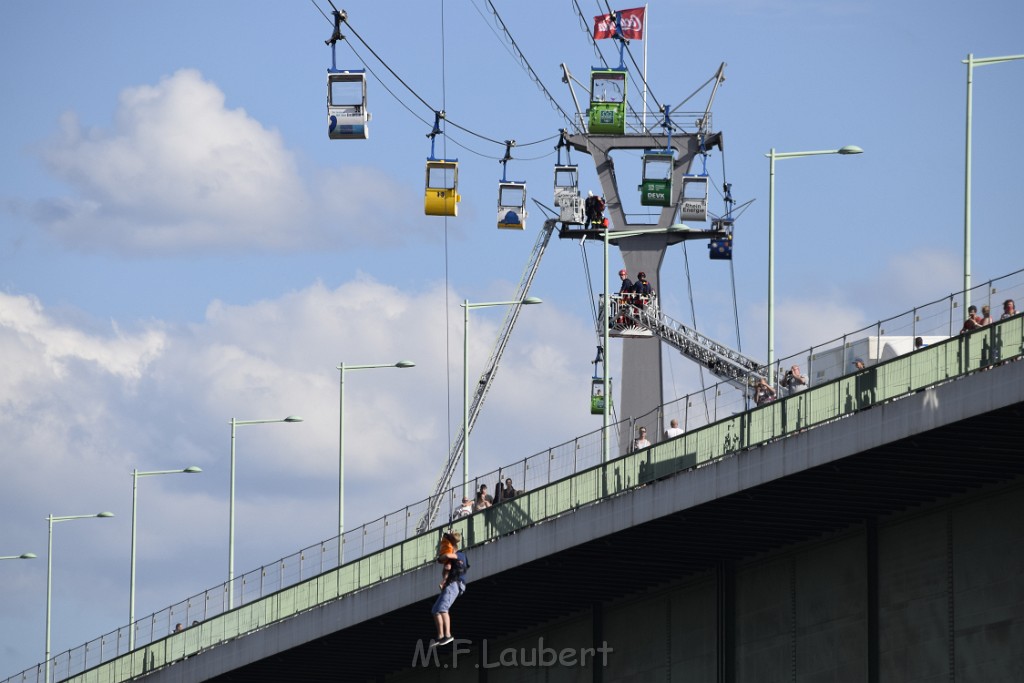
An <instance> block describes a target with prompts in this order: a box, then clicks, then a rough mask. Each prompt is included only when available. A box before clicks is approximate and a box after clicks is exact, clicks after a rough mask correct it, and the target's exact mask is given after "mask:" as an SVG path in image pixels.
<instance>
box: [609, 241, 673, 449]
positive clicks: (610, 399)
mask: <svg viewBox="0 0 1024 683" xmlns="http://www.w3.org/2000/svg"><path fill="white" fill-rule="evenodd" d="M688 231H689V228H688V227H686V226H685V225H683V224H682V223H677V224H674V225H670V226H669V227H667V228H658V229H647V230H608V229H605V231H604V233H603V234H602V237H601V239H602V240H603V241H604V306H602V310H601V317H602V318H603V319H604V320H603V322H602V335H601V339H602V341H601V343H602V344H603V348H604V363H602V366H603V368H604V369H603V373H604V375H603V377H602V382H603V384H604V388H603V389H602V391H603V393H604V410H603V411H602V414H601V440H602V442H603V448H602V452H601V462H608V461H609V460H611V439H609V438H608V428H609V427H610V426H611V425H610V423H611V420H610V416H611V406H612V397H611V393H610V391H609V389H610V386H609V384H610V382H609V378H608V343H609V338H610V329H609V325H608V318H609V317H611V302H610V300H609V296H610V292H609V291H608V288H609V283H608V243H609V242H610V241H612V240H619V239H623V238H626V237H641V236H644V235H666V234H672V233H678V232H688Z"/></svg>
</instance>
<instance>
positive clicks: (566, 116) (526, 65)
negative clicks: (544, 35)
mask: <svg viewBox="0 0 1024 683" xmlns="http://www.w3.org/2000/svg"><path fill="white" fill-rule="evenodd" d="M487 6H488V7H490V8H491V13H492V14H494V18H495V19H497V20H498V23H499V24H500V26H501V30H502V32H503V33H504V34H505V37H506V38H507V39H508V42H509V43H510V44H511V46H512V49H513V50H515V53H516V56H517V57H518V58H519V63H520V64H521V65H522V67H523V68H524V69H525V70H526V73H527V75H528V76H529V77H530V80H532V81H533V82H534V83H535V84H536V85H537V87H538V88H540V90H541V92H542V93H544V96H545V97H547V99H548V102H549V103H550V104H551V108H552V109H554V110H556V111H557V112H558V113H560V114H561V115H562V118H563V119H565V121H566V123H568V124H570V125H571V124H572V117H571V116H569V114H568V113H566V111H565V110H564V109H562V105H560V104H559V103H558V102H557V101H556V100H555V98H554V97H553V96H552V95H551V93H550V92H549V91H548V89H547V87H545V85H544V82H543V81H541V79H540V76H538V75H537V72H536V71H534V70H533V67H532V66H530V62H528V61H527V59H526V55H524V54H523V51H522V50H520V49H519V45H518V44H517V43H516V40H515V38H513V37H512V34H511V33H510V32H509V30H508V27H507V26H506V25H505V22H504V20H503V19H502V18H501V15H500V14H498V10H497V8H496V7H495V6H494V3H493V2H491V0H487Z"/></svg>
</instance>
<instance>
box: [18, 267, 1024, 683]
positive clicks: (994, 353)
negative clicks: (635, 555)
mask: <svg viewBox="0 0 1024 683" xmlns="http://www.w3.org/2000/svg"><path fill="white" fill-rule="evenodd" d="M980 288H984V291H985V292H987V293H988V295H989V296H993V295H996V294H998V296H996V299H999V300H1001V299H1004V298H1013V295H1014V293H1015V292H1024V271H1019V272H1017V273H1014V274H1011V275H1009V276H1007V277H1006V278H1001V279H1000V280H997V281H993V282H989V283H986V284H985V285H981V286H980ZM975 296H977V295H975ZM977 300H979V301H981V300H983V299H982V298H981V297H978V299H977ZM956 308H957V306H956V301H955V300H954V299H952V298H948V299H942V300H939V301H937V302H932V303H931V304H927V305H925V306H923V307H920V308H917V309H914V310H913V311H911V312H908V313H906V314H903V315H901V316H896V317H894V318H890V319H889V320H887V321H881V322H879V323H876V325H873V326H871V327H868V328H864V329H863V330H861V331H859V332H857V333H852V334H850V335H845V336H844V337H841V338H839V339H837V340H834V341H833V342H832V343H831V344H832V347H836V346H839V345H844V344H846V343H847V341H846V340H849V339H857V338H859V337H860V336H863V335H864V333H865V332H867V331H875V332H877V333H878V335H876V336H884V334H887V333H888V332H887V331H888V330H893V329H896V330H905V329H907V327H908V326H909V329H910V330H911V331H918V333H917V334H916V335H915V336H949V337H950V338H949V339H947V340H946V341H942V342H938V343H935V344H931V345H929V346H927V347H926V348H923V349H921V350H919V351H915V352H913V353H907V354H903V355H900V356H896V357H894V358H892V359H889V360H885V361H883V362H881V363H879V364H877V365H875V366H873V367H870V368H868V369H867V370H865V371H863V372H856V373H850V374H845V375H843V376H842V377H840V378H839V379H836V380H833V381H830V382H827V383H823V384H820V385H814V383H813V382H812V386H811V387H810V388H809V389H808V390H806V391H804V392H801V393H800V394H798V395H796V396H793V397H790V398H788V399H786V400H781V401H776V402H774V403H771V404H769V405H766V406H761V407H759V408H756V409H754V410H747V407H748V398H747V397H745V396H743V395H742V394H741V393H739V392H737V391H736V390H735V389H732V388H731V387H730V386H729V385H728V384H726V383H720V384H716V385H714V386H712V387H709V388H708V389H706V390H704V391H702V392H697V393H694V394H690V395H688V396H685V397H683V398H680V399H678V400H676V401H673V402H670V403H666V404H665V405H663V406H660V407H659V408H658V409H657V410H656V411H654V412H653V413H652V414H651V415H647V416H638V417H636V418H627V419H624V420H620V421H618V422H617V423H616V424H615V425H614V430H615V431H618V430H631V426H632V424H633V422H634V421H637V420H643V419H648V418H651V417H652V416H654V417H657V418H658V419H660V420H663V421H664V422H667V421H668V420H669V419H671V418H672V417H675V418H677V419H680V421H681V424H683V425H685V428H686V433H685V434H684V435H683V436H680V437H677V438H675V439H672V440H670V441H666V442H664V443H660V444H656V445H655V446H654V447H652V448H650V449H646V450H643V451H640V452H638V453H631V454H627V455H623V456H620V457H618V458H616V459H613V460H612V461H610V462H608V463H602V462H601V456H602V452H603V448H602V437H601V430H596V431H594V432H590V433H589V434H585V435H582V436H579V437H577V438H575V439H572V440H571V441H567V442H565V443H563V444H560V445H558V446H553V447H551V448H549V449H547V450H545V451H541V452H540V453H536V454H534V455H531V456H529V457H527V458H524V459H523V460H520V461H518V462H517V463H514V464H512V465H508V466H505V467H502V468H500V469H499V470H496V471H493V472H490V473H486V474H484V475H482V476H479V477H477V478H475V479H474V480H473V482H472V484H473V487H474V490H475V489H476V488H477V487H478V486H479V484H481V483H487V484H488V485H489V486H491V485H494V484H496V483H497V481H498V480H499V479H500V480H502V481H504V479H505V478H511V479H513V482H514V483H515V485H516V487H517V488H519V489H524V493H523V494H522V495H521V496H518V497H516V498H515V499H513V500H512V501H510V502H507V503H503V504H501V505H498V506H495V507H494V508H491V509H489V510H486V511H483V512H482V513H477V514H474V515H472V516H471V517H469V518H464V519H461V520H457V521H456V522H454V526H455V527H457V528H460V529H461V530H462V531H463V535H464V538H465V539H466V541H467V544H468V545H473V544H477V543H481V542H485V541H487V540H491V539H494V538H497V537H499V536H500V535H502V534H505V533H508V532H509V531H514V530H516V529H519V528H522V527H525V526H529V525H531V524H536V523H538V522H540V521H544V520H545V519H549V518H552V517H555V516H558V515H561V514H565V513H567V512H571V511H572V510H574V509H576V508H578V507H580V506H582V505H587V504H590V503H593V502H597V501H599V500H601V499H602V498H605V497H608V496H611V495H617V494H618V493H621V492H622V491H625V490H628V489H629V488H630V487H633V486H636V485H638V484H642V483H644V482H647V481H651V480H653V479H656V478H659V477H662V476H667V475H669V474H672V473H674V472H679V471H682V470H685V469H688V468H690V467H694V466H696V465H698V464H702V463H705V462H708V461H710V460H713V459H715V458H719V457H723V456H727V455H730V454H732V453H735V452H737V451H739V450H743V449H747V448H753V447H756V446H758V445H761V444H764V443H766V442H768V441H771V440H774V439H777V438H780V437H784V436H787V435H789V434H792V433H794V432H797V431H801V430H804V429H808V428H811V427H814V426H817V425H819V424H823V423H827V422H830V421H832V420H835V419H837V418H839V417H843V416H844V415H847V414H851V413H853V412H856V411H857V410H861V409H863V408H865V407H867V406H870V405H873V404H875V403H879V402H884V401H888V400H891V399H894V398H898V397H900V396H904V395H906V394H908V393H910V392H912V391H917V390H919V389H922V388H925V387H927V386H933V385H935V384H939V383H942V382H945V381H949V380H950V379H954V378H956V377H959V376H962V375H965V374H967V373H970V372H973V371H975V370H978V369H981V368H984V367H988V366H991V365H993V364H996V363H999V362H1003V361H1005V360H1007V359H1010V358H1012V357H1016V356H1020V355H1021V353H1022V351H1024V319H1022V316H1020V315H1018V316H1015V317H1014V318H1010V319H1008V320H1005V321H998V320H997V321H996V322H995V323H994V324H993V325H991V326H988V327H985V328H982V329H980V330H977V331H975V332H973V333H971V334H965V335H955V336H950V335H952V334H953V329H954V328H956V330H957V331H958V330H959V326H960V324H961V321H960V320H959V316H953V315H952V314H951V311H954V310H955V309H956ZM996 308H998V309H1000V310H1001V305H999V306H997V307H996ZM961 310H962V309H961ZM998 314H999V313H998V311H997V312H996V314H995V315H996V316H998ZM929 321H930V322H929ZM922 323H924V324H922ZM939 330H941V331H942V332H943V333H944V334H942V335H937V334H929V333H931V332H936V331H939ZM824 346H828V345H822V347H824ZM822 347H815V349H820V348H822ZM832 347H830V348H832ZM813 353H814V350H808V351H806V352H804V353H803V354H801V355H799V356H793V357H791V358H804V357H806V358H811V357H812V355H813ZM787 360H788V359H787ZM780 366H781V367H786V366H787V362H786V361H780ZM609 438H612V439H613V441H612V443H617V442H618V439H617V437H616V436H610V437H609ZM461 499H462V487H461V485H458V486H454V487H452V488H451V489H450V490H449V491H448V492H447V493H446V494H445V500H444V501H443V503H444V504H443V506H442V510H441V513H440V519H442V520H443V521H442V522H440V523H439V524H438V525H437V526H448V525H449V524H450V522H449V521H448V520H449V519H450V516H451V514H452V512H454V510H455V509H456V508H457V507H458V505H459V504H460V503H461ZM427 502H428V501H426V500H423V501H420V502H418V503H416V504H413V505H410V506H407V507H405V508H403V509H402V510H398V511H396V512H393V513H390V514H388V515H385V516H384V517H381V518H380V519H377V520H374V521H372V522H369V523H367V524H364V525H362V526H361V527H358V528H356V529H353V530H351V531H348V532H346V533H345V534H344V537H343V539H342V543H341V552H339V543H338V540H339V539H338V538H337V537H335V538H331V539H327V540H325V541H323V542H321V543H319V544H316V545H313V546H310V547H308V548H304V549H303V550H300V551H299V552H297V553H294V554H292V555H289V556H287V557H284V558H281V559H280V560H277V561H275V562H273V563H271V564H268V565H265V566H263V567H260V568H259V569H256V570H254V571H251V572H248V573H246V574H243V575H242V576H241V577H238V578H236V579H235V582H234V590H235V595H234V596H233V598H234V599H233V600H232V601H229V600H228V590H229V586H228V584H227V583H224V584H221V585H219V586H216V587H214V588H211V589H209V590H206V591H204V592H202V593H199V594H197V595H195V596H192V597H190V598H188V599H186V600H183V601H181V602H179V603H176V604H174V605H171V606H169V607H167V608H165V609H163V610H160V611H158V612H156V613H154V614H152V615H150V616H148V617H144V618H142V619H139V620H137V621H136V622H135V624H133V625H132V626H131V627H129V626H124V627H122V628H119V629H117V630H116V631H113V632H111V633H108V634H105V635H103V636H101V637H99V638H96V639H94V640H91V641H89V642H88V643H86V644H85V645H82V646H79V647H77V648H73V649H71V650H69V651H67V652H64V653H61V654H58V655H56V656H54V657H53V658H51V660H50V661H49V663H48V664H39V665H37V666H36V667H33V668H31V669H27V670H25V671H23V672H21V673H20V674H17V675H15V676H12V677H10V678H8V679H6V680H5V681H3V682H2V683H29V682H31V683H45V681H47V676H46V673H47V672H46V667H47V666H49V667H50V672H49V673H50V676H49V680H50V681H61V680H65V679H71V678H73V677H75V680H76V681H82V682H83V683H85V681H88V682H89V683H118V682H120V681H125V680H129V679H130V678H133V677H135V676H139V675H141V674H143V673H145V672H147V671H150V670H152V669H154V668H157V667H159V666H163V665H165V664H167V663H169V662H172V661H175V660H176V659H180V658H182V657H184V656H188V655H191V654H195V653H197V652H199V651H201V650H203V649H205V648H208V647H212V646H214V645H216V644H218V643H221V642H224V641H225V640H229V639H231V638H235V637H237V636H239V635H243V634H244V633H247V632H250V631H252V630H254V629H256V628H260V627H262V626H265V625H267V624H270V623H272V622H274V621H276V620H278V619H283V618H286V617H288V616H292V615H294V614H297V613H299V612H301V611H303V610H306V609H310V608H312V607H315V606H316V605H318V604H321V603H323V602H326V601H329V600H333V599H337V598H339V597H342V596H344V595H345V594H347V593H350V592H352V591H355V590H359V589H362V588H365V587H367V586H370V585H372V584H375V583H377V582H379V581H383V580H387V579H389V578H392V577H394V576H397V575H399V574H401V573H403V572H407V571H411V570H414V569H418V568H420V567H422V566H423V565H424V564H426V563H430V562H431V561H432V560H433V558H434V555H435V553H436V544H437V531H436V529H437V526H435V528H434V529H432V530H431V531H428V532H426V533H424V534H416V529H415V527H416V522H417V521H418V520H419V519H420V518H421V516H422V514H423V513H424V512H425V511H426V508H427ZM339 560H341V561H339ZM229 604H233V605H234V608H233V609H229V608H228V605H229ZM177 624H181V625H182V627H183V630H182V631H181V632H175V627H176V625H177ZM129 628H134V629H135V649H134V650H132V651H129V650H128V643H129V637H128V635H129ZM84 672H88V674H87V676H86V675H82V674H83V673H84Z"/></svg>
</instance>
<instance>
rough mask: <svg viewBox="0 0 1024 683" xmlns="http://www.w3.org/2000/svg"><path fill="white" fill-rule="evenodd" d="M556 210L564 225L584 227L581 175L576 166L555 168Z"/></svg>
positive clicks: (568, 165) (558, 166)
mask: <svg viewBox="0 0 1024 683" xmlns="http://www.w3.org/2000/svg"><path fill="white" fill-rule="evenodd" d="M555 208H557V209H558V210H559V213H558V220H560V221H561V222H562V223H575V224H579V225H582V224H583V221H584V212H583V197H581V196H580V174H579V169H578V168H577V167H576V165H575V164H567V165H557V166H555Z"/></svg>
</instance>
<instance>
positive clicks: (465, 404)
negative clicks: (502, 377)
mask: <svg viewBox="0 0 1024 683" xmlns="http://www.w3.org/2000/svg"><path fill="white" fill-rule="evenodd" d="M542 303H544V302H543V301H542V300H541V299H538V298H537V297H535V296H528V297H526V298H525V299H523V300H522V301H519V300H516V301H488V302H483V303H478V304H471V303H469V299H465V300H463V302H462V304H460V305H461V306H462V309H463V316H462V382H463V387H462V497H463V498H468V497H469V311H470V309H473V308H491V307H492V306H518V305H520V304H522V305H525V306H529V305H532V304H542Z"/></svg>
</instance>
